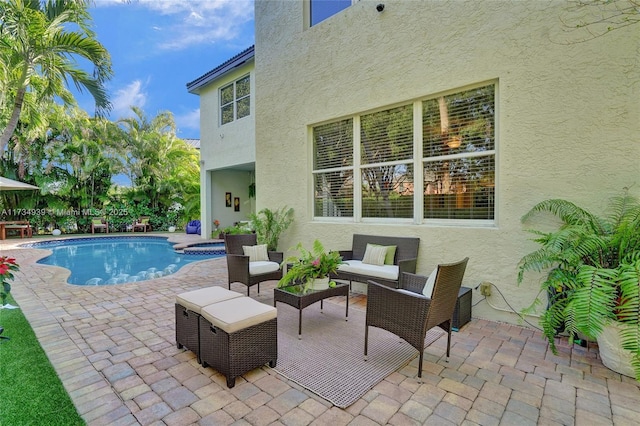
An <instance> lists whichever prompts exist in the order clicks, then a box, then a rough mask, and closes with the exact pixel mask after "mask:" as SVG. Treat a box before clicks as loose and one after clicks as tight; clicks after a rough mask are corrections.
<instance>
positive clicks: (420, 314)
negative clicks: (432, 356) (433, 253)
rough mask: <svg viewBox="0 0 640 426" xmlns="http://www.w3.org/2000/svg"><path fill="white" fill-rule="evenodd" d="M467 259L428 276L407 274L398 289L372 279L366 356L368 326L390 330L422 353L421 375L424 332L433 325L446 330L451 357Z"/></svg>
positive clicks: (367, 327) (365, 341)
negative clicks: (457, 304) (455, 317)
mask: <svg viewBox="0 0 640 426" xmlns="http://www.w3.org/2000/svg"><path fill="white" fill-rule="evenodd" d="M468 260H469V258H468V257H467V258H464V259H463V260H461V261H459V262H456V263H450V264H441V265H438V266H437V267H436V269H435V270H434V271H433V272H432V273H431V275H429V277H425V276H422V275H415V274H409V273H404V274H402V275H401V279H400V282H399V286H400V288H398V289H392V288H389V287H387V286H384V285H380V284H378V283H376V282H375V281H369V287H368V289H367V315H366V320H365V324H366V325H365V331H364V356H365V359H366V357H367V350H368V343H369V327H378V328H382V329H384V330H387V331H389V332H391V333H393V334H395V335H397V336H399V337H401V338H403V339H404V340H406V341H407V342H408V343H409V344H411V346H413V347H414V348H416V349H417V350H418V351H419V352H420V360H419V363H418V377H422V358H423V354H424V341H425V335H426V334H427V331H429V330H430V329H432V328H433V327H440V328H441V329H443V330H444V331H446V332H447V359H448V358H449V353H450V350H451V328H452V321H453V311H454V309H455V306H456V301H457V299H458V291H459V290H460V287H461V286H462V278H463V276H464V271H465V269H466V267H467V262H468Z"/></svg>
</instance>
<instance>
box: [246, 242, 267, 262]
mask: <svg viewBox="0 0 640 426" xmlns="http://www.w3.org/2000/svg"><path fill="white" fill-rule="evenodd" d="M242 251H243V252H244V255H245V256H249V262H264V261H268V260H269V255H268V254H267V245H266V244H258V245H257V246H242Z"/></svg>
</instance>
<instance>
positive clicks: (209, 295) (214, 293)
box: [176, 287, 242, 314]
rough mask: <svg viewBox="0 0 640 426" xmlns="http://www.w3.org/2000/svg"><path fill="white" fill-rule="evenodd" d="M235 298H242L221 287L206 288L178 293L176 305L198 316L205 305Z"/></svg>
mask: <svg viewBox="0 0 640 426" xmlns="http://www.w3.org/2000/svg"><path fill="white" fill-rule="evenodd" d="M236 297H242V294H241V293H238V292H237V291H231V290H227V289H226V288H222V287H207V288H201V289H199V290H193V291H188V292H186V293H180V294H179V295H177V296H176V303H177V304H178V305H180V306H184V307H185V308H187V309H188V310H190V311H193V312H195V313H197V314H199V313H200V311H201V310H202V308H203V307H205V306H207V305H211V304H212V303H218V302H222V301H224V300H228V299H233V298H236Z"/></svg>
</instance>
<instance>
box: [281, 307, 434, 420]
mask: <svg viewBox="0 0 640 426" xmlns="http://www.w3.org/2000/svg"><path fill="white" fill-rule="evenodd" d="M277 307H278V363H277V365H276V367H275V370H276V371H277V372H278V373H280V374H282V375H283V376H284V377H286V378H287V379H289V380H291V381H293V382H295V383H297V384H299V385H300V386H302V387H304V388H306V389H308V390H310V391H311V392H313V393H315V394H317V395H319V396H321V397H322V398H324V399H326V400H327V401H329V402H331V403H332V404H334V405H336V406H338V407H341V408H344V407H348V406H349V405H351V404H353V403H354V402H356V401H357V400H358V399H359V398H361V397H362V396H363V395H364V394H365V393H367V391H369V390H370V389H371V388H373V387H374V386H375V385H376V384H378V383H379V382H380V381H382V380H383V379H384V378H385V377H387V376H388V375H389V374H391V373H393V372H394V371H396V370H398V369H399V368H401V367H403V366H405V365H407V364H408V363H409V362H411V360H413V359H414V358H415V357H417V356H418V351H416V350H415V349H414V348H413V347H412V346H411V345H409V344H408V343H407V342H405V341H404V340H402V339H400V338H399V337H397V336H395V335H393V334H391V333H389V332H387V331H384V330H381V329H378V328H375V327H370V328H369V355H368V360H367V361H364V355H363V354H364V321H365V313H364V312H363V311H360V310H356V309H349V321H347V322H345V309H344V306H340V305H338V304H336V303H332V302H327V301H325V302H324V312H321V311H320V303H316V304H314V305H311V306H309V307H307V308H305V309H304V310H303V311H302V339H301V340H299V339H298V310H297V309H295V308H293V307H291V306H289V305H285V304H284V303H278V306H277ZM441 336H446V335H445V333H444V332H443V331H442V330H440V329H438V328H436V329H432V330H430V331H429V332H428V333H427V342H426V344H425V346H428V345H430V344H431V343H433V342H434V341H435V340H437V339H438V338H440V337H441ZM445 338H446V337H445Z"/></svg>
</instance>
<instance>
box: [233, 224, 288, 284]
mask: <svg viewBox="0 0 640 426" xmlns="http://www.w3.org/2000/svg"><path fill="white" fill-rule="evenodd" d="M224 247H225V251H226V258H227V277H228V280H229V289H231V284H232V283H242V284H244V285H246V286H247V296H249V290H250V288H251V286H253V285H256V284H257V285H258V293H259V292H260V283H261V282H262V281H270V280H274V281H277V280H279V279H280V278H282V269H281V268H280V264H281V263H282V260H283V258H284V254H283V253H282V252H275V251H268V250H267V246H266V244H258V239H257V236H256V234H239V235H230V234H227V235H225V237H224Z"/></svg>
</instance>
